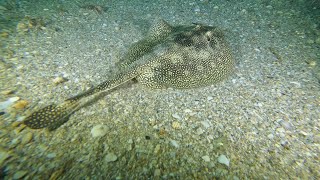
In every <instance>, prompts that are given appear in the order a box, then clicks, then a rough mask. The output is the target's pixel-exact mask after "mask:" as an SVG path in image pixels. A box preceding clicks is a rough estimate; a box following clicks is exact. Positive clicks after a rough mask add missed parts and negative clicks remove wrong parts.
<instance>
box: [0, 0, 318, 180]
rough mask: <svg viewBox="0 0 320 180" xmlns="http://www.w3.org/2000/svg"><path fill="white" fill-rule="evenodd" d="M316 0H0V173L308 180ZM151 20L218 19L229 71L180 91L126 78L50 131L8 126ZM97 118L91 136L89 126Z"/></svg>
mask: <svg viewBox="0 0 320 180" xmlns="http://www.w3.org/2000/svg"><path fill="white" fill-rule="evenodd" d="M319 8H320V4H319V3H318V2H317V1H308V2H304V1H299V2H297V3H293V2H289V1H285V0H281V1H270V2H269V1H264V0H261V1H259V0H258V1H249V0H247V1H232V0H231V1H222V0H221V1H208V0H199V1H195V0H187V1H169V0H162V1H160V0H158V1H147V0H144V1H139V2H138V1H122V0H119V1H111V0H110V1H63V0H61V1H52V2H50V3H48V2H45V1H41V2H39V1H36V0H28V1H18V0H17V1H9V0H7V1H2V2H1V4H0V13H1V16H2V19H1V29H0V30H1V31H0V33H1V34H0V39H1V44H0V45H1V51H0V53H1V57H0V58H1V59H0V67H1V70H0V75H1V76H0V77H1V79H0V91H1V95H0V101H1V102H5V101H7V100H8V99H10V98H12V97H18V98H20V101H17V102H14V103H15V104H13V105H11V106H8V107H6V108H2V109H1V115H0V125H1V126H0V167H1V169H0V178H1V179H49V178H50V179H215V178H222V179H295V178H297V179H319V178H320V174H319V166H320V163H319V162H320V160H319V154H320V152H319V151H320V150H319V148H320V146H319V144H320V132H319V127H320V121H319V120H320V107H319V104H320V84H319V80H320V70H319V69H320V68H319V64H320V62H319V61H320V60H319V57H320V51H319V47H320V24H319V22H317V21H316V19H319V17H320V15H319ZM160 18H162V19H164V20H166V21H168V22H169V23H170V24H172V25H179V24H183V25H188V24H191V23H201V24H207V25H213V26H217V27H220V28H222V29H224V31H225V35H226V39H227V40H228V42H229V44H230V46H231V49H232V51H233V54H234V57H235V59H236V61H237V65H236V71H235V73H234V74H233V75H232V76H231V77H230V78H228V79H227V80H225V81H223V82H221V83H219V84H216V85H212V86H209V87H204V88H197V89H189V90H175V89H165V90H150V89H147V88H145V87H142V86H141V85H139V83H136V82H130V83H127V84H126V85H123V86H121V87H120V88H118V89H117V90H116V91H114V92H112V93H110V94H108V95H106V96H104V97H102V98H101V99H99V100H98V101H97V102H95V103H93V104H92V105H90V106H87V107H84V108H82V109H81V110H79V111H77V112H76V113H74V114H73V115H72V116H71V117H70V119H69V121H68V122H66V123H65V124H64V125H62V126H61V127H60V128H58V129H57V130H55V131H48V130H32V129H29V128H27V127H25V126H23V125H22V124H21V123H20V122H21V120H22V119H23V118H24V117H25V116H26V115H27V114H28V113H30V112H31V111H32V110H33V109H35V108H39V107H43V106H46V105H48V104H50V103H60V102H62V101H63V100H64V99H66V98H68V97H71V96H73V95H76V94H78V93H80V92H82V91H84V90H86V89H88V88H90V87H92V86H94V85H97V84H99V83H100V82H102V81H104V80H105V79H106V78H107V77H108V76H110V74H112V73H113V72H115V71H116V69H115V63H117V62H118V61H119V59H120V58H121V57H122V55H123V54H124V53H125V52H126V50H127V49H128V47H130V45H131V44H132V43H134V42H137V41H138V40H140V39H142V38H143V37H144V36H145V34H146V33H147V32H148V28H149V27H150V25H151V24H152V22H154V21H155V20H156V19H160ZM57 78H58V80H59V78H63V79H67V81H62V82H61V83H54V80H57ZM21 101H24V102H26V104H23V103H21ZM19 102H20V104H18V103H19ZM97 127H102V128H100V129H101V130H102V131H104V133H103V136H99V137H93V136H92V133H91V131H92V129H94V128H97Z"/></svg>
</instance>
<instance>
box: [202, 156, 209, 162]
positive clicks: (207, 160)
mask: <svg viewBox="0 0 320 180" xmlns="http://www.w3.org/2000/svg"><path fill="white" fill-rule="evenodd" d="M201 158H202V159H203V160H204V161H205V162H210V157H209V156H202V157H201Z"/></svg>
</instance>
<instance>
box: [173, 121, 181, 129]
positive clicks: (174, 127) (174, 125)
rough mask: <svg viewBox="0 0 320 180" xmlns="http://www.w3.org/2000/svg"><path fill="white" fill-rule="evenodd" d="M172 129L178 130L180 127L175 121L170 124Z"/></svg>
mask: <svg viewBox="0 0 320 180" xmlns="http://www.w3.org/2000/svg"><path fill="white" fill-rule="evenodd" d="M171 126H172V128H173V129H180V128H181V125H180V123H179V122H178V121H175V122H173V123H172V124H171Z"/></svg>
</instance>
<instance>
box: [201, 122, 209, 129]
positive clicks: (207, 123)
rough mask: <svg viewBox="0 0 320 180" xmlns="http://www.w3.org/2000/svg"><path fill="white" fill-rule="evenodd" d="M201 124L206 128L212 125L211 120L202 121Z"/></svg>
mask: <svg viewBox="0 0 320 180" xmlns="http://www.w3.org/2000/svg"><path fill="white" fill-rule="evenodd" d="M201 124H202V125H203V126H204V127H205V128H209V127H210V123H209V121H201Z"/></svg>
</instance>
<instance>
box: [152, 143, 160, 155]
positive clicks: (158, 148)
mask: <svg viewBox="0 0 320 180" xmlns="http://www.w3.org/2000/svg"><path fill="white" fill-rule="evenodd" d="M159 150H160V144H157V145H156V147H155V148H154V151H153V152H154V153H155V154H158V152H159Z"/></svg>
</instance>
